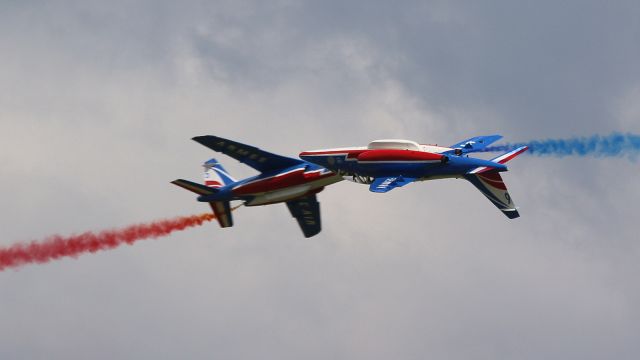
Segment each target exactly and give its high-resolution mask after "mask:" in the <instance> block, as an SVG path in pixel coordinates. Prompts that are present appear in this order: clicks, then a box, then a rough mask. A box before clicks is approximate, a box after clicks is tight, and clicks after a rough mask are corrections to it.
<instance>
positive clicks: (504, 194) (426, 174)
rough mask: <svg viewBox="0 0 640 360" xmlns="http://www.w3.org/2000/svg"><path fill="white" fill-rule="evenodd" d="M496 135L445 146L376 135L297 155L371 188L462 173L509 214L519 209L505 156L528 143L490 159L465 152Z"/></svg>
mask: <svg viewBox="0 0 640 360" xmlns="http://www.w3.org/2000/svg"><path fill="white" fill-rule="evenodd" d="M501 138H502V136H500V135H489V136H476V137H473V138H471V139H467V140H464V141H461V142H459V143H456V144H453V145H451V146H449V147H442V146H437V145H422V144H418V143H417V142H415V141H410V140H396V139H390V140H376V141H373V142H371V143H370V144H369V145H368V146H367V147H350V148H337V149H326V150H312V151H304V152H302V153H300V158H302V159H304V160H307V161H309V162H312V163H315V164H318V165H321V166H324V167H326V168H328V169H330V170H332V171H334V172H336V173H338V174H340V175H341V176H343V177H344V178H345V179H347V180H351V181H354V182H357V183H361V184H368V185H369V190H370V191H372V192H376V193H386V192H388V191H390V190H392V189H395V188H397V187H401V186H404V185H407V184H409V183H412V182H414V181H424V180H435V179H445V178H464V179H466V180H468V181H469V182H471V183H472V184H473V185H474V186H475V187H476V188H478V190H480V191H481V192H482V193H483V194H484V195H485V196H486V197H487V198H488V199H489V200H490V201H491V202H492V203H493V204H494V205H495V206H496V207H497V208H498V209H500V210H501V211H502V212H503V213H504V214H505V215H506V216H507V217H509V218H510V219H514V218H517V217H519V216H520V215H519V213H518V210H517V208H516V206H515V205H514V203H513V200H512V198H511V195H509V193H508V191H507V187H506V185H505V184H504V181H503V180H502V177H501V176H500V172H503V171H507V166H506V165H505V163H506V162H508V161H509V160H511V159H513V158H514V157H516V156H518V155H519V154H522V153H523V152H525V151H526V150H527V147H526V146H523V147H520V148H518V149H516V150H513V151H510V152H508V153H506V154H503V155H500V156H498V157H496V158H494V159H491V160H484V159H478V158H470V157H469V156H468V155H467V154H468V153H471V152H476V151H480V150H482V149H484V148H485V147H487V146H488V145H490V144H492V143H494V142H495V141H497V140H499V139H501Z"/></svg>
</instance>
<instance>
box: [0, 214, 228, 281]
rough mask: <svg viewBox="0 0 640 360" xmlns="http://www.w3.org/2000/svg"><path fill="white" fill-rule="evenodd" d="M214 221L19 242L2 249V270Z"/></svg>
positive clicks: (202, 218)
mask: <svg viewBox="0 0 640 360" xmlns="http://www.w3.org/2000/svg"><path fill="white" fill-rule="evenodd" d="M214 218H215V216H214V215H213V214H210V213H208V214H202V215H192V216H183V217H178V218H174V219H166V220H159V221H154V222H151V223H147V224H137V225H130V226H127V227H124V228H122V229H114V230H105V231H101V232H98V233H95V232H85V233H82V234H79V235H72V236H67V237H64V236H60V235H53V236H51V237H48V238H46V239H45V240H43V241H32V242H30V243H18V244H14V245H11V246H9V247H5V248H0V271H3V270H4V269H7V268H12V267H18V266H22V265H26V264H33V263H40V264H41V263H46V262H49V261H51V260H56V259H59V258H62V257H77V256H79V255H81V254H84V253H87V252H90V253H94V252H97V251H102V250H109V249H113V248H116V247H118V246H120V245H122V244H129V245H131V244H133V243H134V242H136V241H138V240H144V239H153V238H157V237H161V236H166V235H169V234H170V233H172V232H174V231H180V230H184V229H186V228H189V227H194V226H198V225H202V224H203V223H204V222H206V221H211V220H212V219H214Z"/></svg>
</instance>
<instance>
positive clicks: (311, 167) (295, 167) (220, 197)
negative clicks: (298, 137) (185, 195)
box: [172, 135, 342, 237]
mask: <svg viewBox="0 0 640 360" xmlns="http://www.w3.org/2000/svg"><path fill="white" fill-rule="evenodd" d="M193 140H195V141H196V142H198V143H200V144H202V145H204V146H206V147H208V148H210V149H211V150H214V151H217V152H220V153H223V154H225V155H228V156H230V157H232V158H234V159H236V160H238V161H240V162H241V163H243V164H246V165H248V166H250V167H252V168H254V169H256V170H257V171H259V172H260V174H258V175H256V176H253V177H250V178H247V179H243V180H235V179H234V178H233V177H232V176H231V175H229V173H228V172H227V171H226V170H225V169H224V167H222V165H221V164H220V163H219V162H218V161H217V160H215V159H211V160H209V161H207V162H205V163H204V168H205V183H204V185H202V184H198V183H195V182H191V181H188V180H183V179H178V180H175V181H172V183H173V184H175V185H178V186H180V187H182V188H184V189H187V190H189V191H191V192H194V193H196V194H198V195H199V196H198V198H197V199H198V201H200V202H207V203H209V204H210V205H211V209H212V210H213V212H214V213H215V215H216V218H217V220H218V223H219V224H220V226H221V227H223V228H224V227H231V226H233V218H232V216H231V210H232V209H231V206H230V202H231V201H233V200H240V201H243V202H244V205H245V206H258V205H269V204H276V203H282V202H284V203H286V204H287V207H288V208H289V211H290V212H291V215H292V216H293V217H294V218H296V220H297V222H298V224H299V225H300V228H301V229H302V232H303V233H304V236H305V237H311V236H314V235H316V234H318V233H319V232H320V231H321V229H322V226H321V222H320V203H319V202H318V200H317V198H316V194H317V193H319V192H320V191H322V190H323V189H324V187H325V186H327V185H331V184H333V183H336V182H338V181H341V180H342V177H341V176H339V175H337V174H336V173H334V172H332V171H330V170H328V169H326V168H324V167H322V166H318V165H316V164H313V163H310V162H307V161H304V160H300V159H294V158H289V157H285V156H281V155H276V154H272V153H269V152H266V151H264V150H260V149H258V148H256V147H254V146H250V145H245V144H241V143H239V142H235V141H232V140H228V139H224V138H221V137H217V136H212V135H206V136H197V137H194V138H193Z"/></svg>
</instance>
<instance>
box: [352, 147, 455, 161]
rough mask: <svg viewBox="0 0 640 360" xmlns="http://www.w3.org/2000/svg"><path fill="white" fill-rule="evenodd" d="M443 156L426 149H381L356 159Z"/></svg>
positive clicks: (431, 159) (425, 158)
mask: <svg viewBox="0 0 640 360" xmlns="http://www.w3.org/2000/svg"><path fill="white" fill-rule="evenodd" d="M442 158H443V156H442V155H440V154H434V153H430V152H426V151H414V150H396V149H381V150H369V151H365V152H363V153H361V154H360V155H358V161H440V160H442Z"/></svg>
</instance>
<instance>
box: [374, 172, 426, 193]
mask: <svg viewBox="0 0 640 360" xmlns="http://www.w3.org/2000/svg"><path fill="white" fill-rule="evenodd" d="M415 180H416V179H413V178H405V177H402V176H398V177H395V176H389V177H379V178H375V180H373V182H372V183H371V185H369V191H371V192H376V193H386V192H389V191H391V190H393V189H395V188H397V187H402V186H405V185H407V184H409V183H411V182H413V181H415Z"/></svg>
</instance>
